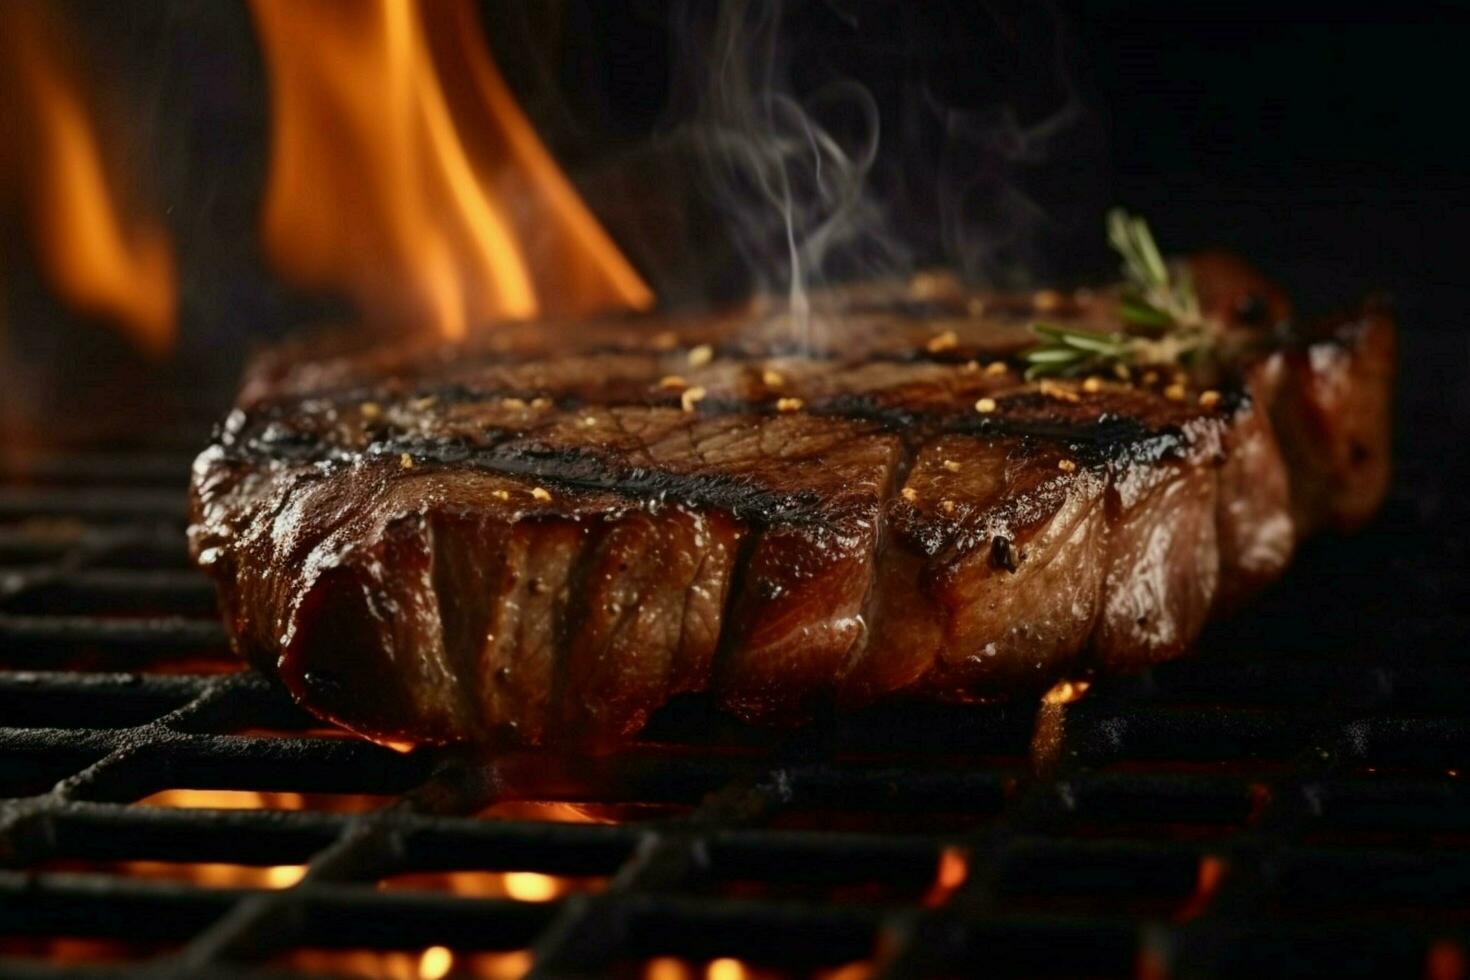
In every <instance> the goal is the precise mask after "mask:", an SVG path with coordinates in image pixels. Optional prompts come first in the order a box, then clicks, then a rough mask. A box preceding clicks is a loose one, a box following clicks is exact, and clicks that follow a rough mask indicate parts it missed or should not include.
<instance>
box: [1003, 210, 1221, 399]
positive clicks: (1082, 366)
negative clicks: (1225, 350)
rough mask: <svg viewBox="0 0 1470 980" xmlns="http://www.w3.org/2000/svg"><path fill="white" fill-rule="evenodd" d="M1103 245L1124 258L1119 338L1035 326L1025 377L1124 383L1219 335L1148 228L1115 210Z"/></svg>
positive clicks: (1185, 276)
mask: <svg viewBox="0 0 1470 980" xmlns="http://www.w3.org/2000/svg"><path fill="white" fill-rule="evenodd" d="M1108 244H1109V245H1111V246H1112V247H1113V249H1114V250H1115V251H1117V253H1118V254H1119V255H1121V256H1122V257H1123V277H1124V286H1123V293H1122V296H1121V298H1120V300H1119V304H1118V312H1119V314H1120V315H1121V317H1122V318H1123V323H1124V324H1125V326H1126V327H1127V328H1128V329H1126V330H1125V331H1124V332H1121V333H1097V332H1095V331H1091V330H1075V329H1071V328H1069V327H1060V326H1057V325H1055V324H1051V323H1033V324H1032V325H1031V329H1032V330H1033V331H1034V332H1035V333H1036V335H1037V336H1038V337H1039V338H1040V342H1039V343H1038V344H1037V346H1035V347H1033V348H1032V349H1030V350H1028V351H1027V352H1026V353H1025V354H1023V355H1022V357H1023V358H1024V359H1025V361H1026V363H1027V365H1028V366H1027V368H1026V378H1027V380H1032V379H1035V378H1043V377H1077V376H1079V375H1083V374H1099V373H1103V372H1112V373H1116V374H1119V375H1122V376H1124V377H1126V376H1127V374H1128V369H1129V368H1130V367H1132V366H1134V365H1140V364H1177V363H1179V362H1181V361H1184V360H1186V359H1190V358H1194V357H1196V356H1198V355H1200V354H1201V353H1203V352H1204V351H1205V350H1207V349H1208V348H1209V347H1211V346H1212V345H1213V344H1214V341H1215V338H1216V333H1217V330H1216V328H1215V326H1214V325H1213V324H1211V323H1210V322H1209V321H1208V320H1206V319H1205V317H1204V315H1203V314H1202V313H1201V312H1200V306H1199V297H1198V296H1197V295H1196V294H1195V291H1194V281H1193V279H1192V278H1191V277H1190V274H1189V269H1188V268H1187V267H1185V266H1176V267H1173V268H1171V267H1170V266H1169V264H1168V263H1166V262H1165V261H1164V257H1163V254H1162V253H1160V252H1159V247H1158V245H1156V244H1155V243H1154V236H1153V233H1152V232H1150V231H1149V228H1148V223H1147V222H1145V221H1144V220H1143V219H1142V218H1138V217H1134V216H1132V215H1130V214H1128V213H1127V212H1126V211H1123V210H1122V209H1121V208H1115V209H1113V210H1112V211H1110V212H1108Z"/></svg>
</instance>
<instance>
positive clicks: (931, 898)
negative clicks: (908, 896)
mask: <svg viewBox="0 0 1470 980" xmlns="http://www.w3.org/2000/svg"><path fill="white" fill-rule="evenodd" d="M969 876H970V856H969V853H968V852H967V851H966V850H965V849H964V848H962V847H955V846H954V845H949V846H946V847H945V848H943V849H942V850H941V851H940V852H939V869H938V871H937V872H936V873H935V876H934V884H933V886H932V887H931V888H930V889H929V892H928V894H926V895H925V896H924V904H925V905H928V906H930V907H931V908H933V907H936V906H940V905H943V904H944V903H945V902H947V901H949V897H950V896H951V895H953V894H954V893H955V891H957V890H958V889H959V887H960V886H961V885H963V884H964V883H965V880H966V879H967V878H969Z"/></svg>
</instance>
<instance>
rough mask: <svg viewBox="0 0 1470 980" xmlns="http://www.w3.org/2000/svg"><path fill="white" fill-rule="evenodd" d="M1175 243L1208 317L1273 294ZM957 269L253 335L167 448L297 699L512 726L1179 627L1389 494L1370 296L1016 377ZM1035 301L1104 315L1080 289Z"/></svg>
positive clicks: (1150, 656) (410, 720)
mask: <svg viewBox="0 0 1470 980" xmlns="http://www.w3.org/2000/svg"><path fill="white" fill-rule="evenodd" d="M1196 265H1197V272H1198V276H1199V280H1200V294H1201V298H1202V300H1203V301H1204V302H1205V303H1206V304H1207V306H1210V307H1211V308H1213V309H1215V310H1216V311H1217V312H1220V311H1224V312H1221V313H1220V315H1222V316H1227V317H1228V316H1232V315H1233V314H1231V313H1230V312H1229V311H1234V310H1239V309H1246V308H1247V304H1245V303H1243V301H1242V296H1256V297H1258V298H1261V299H1260V302H1258V303H1256V304H1254V305H1253V306H1250V307H1249V308H1250V309H1252V310H1255V309H1257V308H1258V307H1260V308H1264V309H1266V310H1267V311H1268V312H1269V313H1270V314H1271V317H1270V319H1272V320H1275V319H1281V318H1284V317H1286V316H1287V315H1289V312H1290V311H1289V309H1288V308H1286V306H1285V301H1284V300H1283V299H1281V298H1280V296H1279V294H1278V293H1276V292H1275V291H1273V290H1271V289H1270V287H1269V286H1267V285H1266V284H1265V283H1264V282H1263V281H1261V280H1260V279H1259V277H1256V276H1255V275H1254V274H1252V273H1249V272H1247V271H1244V270H1242V269H1241V268H1240V267H1239V266H1238V265H1232V264H1231V263H1230V262H1229V261H1228V260H1224V259H1218V258H1215V259H1209V258H1207V259H1202V260H1199V261H1198V262H1197V264H1196ZM986 305H987V310H988V311H987V312H986V313H985V314H984V315H983V316H980V315H973V314H970V313H967V312H965V309H966V307H965V306H964V305H963V304H961V305H958V306H953V307H945V306H942V305H941V306H938V307H936V308H933V309H926V311H925V315H924V316H923V317H916V316H913V315H908V314H905V313H902V312H897V313H895V312H892V311H887V312H885V311H884V310H882V309H869V310H867V311H866V312H861V313H854V314H853V315H852V316H851V317H849V318H848V330H849V332H848V333H846V334H844V335H843V337H842V339H841V344H840V345H834V346H832V347H828V348H822V347H817V348H814V349H812V350H807V351H801V352H798V351H795V350H793V349H792V348H791V347H790V345H789V342H788V341H787V339H786V337H785V335H784V333H782V332H781V330H780V329H779V327H778V326H773V324H779V317H760V316H756V315H753V314H750V313H746V314H742V315H728V316H722V317H705V318H685V319H683V320H676V319H669V318H665V319H663V320H660V321H658V323H657V325H655V324H654V322H652V321H649V322H644V321H639V320H632V319H626V318H625V319H615V320H609V321H606V322H597V323H592V324H583V325H577V326H576V327H574V328H573V327H567V328H566V329H564V330H559V329H558V325H556V324H535V325H525V324H517V325H509V326H506V327H503V328H496V329H493V330H487V331H486V332H484V333H483V334H479V335H476V336H475V337H473V338H472V339H471V340H470V341H469V342H467V343H465V344H461V345H458V346H454V347H447V346H441V345H436V344H433V343H429V342H426V341H413V340H409V341H403V342H400V343H397V344H392V345H387V346H384V347H380V348H376V349H372V350H369V351H365V352H357V351H350V350H346V349H344V348H342V347H340V346H337V347H334V346H332V344H338V345H340V344H341V343H342V341H340V340H337V341H331V342H328V343H324V342H322V341H317V342H315V343H314V344H313V345H307V346H302V345H300V344H297V345H293V346H291V347H286V348H282V349H281V350H279V351H278V352H276V353H274V354H271V355H267V356H266V357H264V358H263V359H262V360H261V361H260V362H259V363H258V364H257V365H256V367H255V368H254V370H253V371H252V374H251V376H250V377H249V378H248V379H247V382H246V385H245V388H244V391H243V393H242V395H241V399H240V403H239V407H238V408H237V409H236V411H235V412H234V413H232V415H231V416H230V418H229V419H228V420H227V422H226V423H225V425H223V426H222V427H221V429H220V431H219V433H218V435H217V438H216V440H215V442H214V444H213V445H212V446H211V447H210V448H209V449H207V450H206V451H205V452H204V453H203V454H202V455H201V456H200V458H199V460H198V461H197V463H196V466H195V473H194V481H193V487H192V508H193V511H192V513H193V521H192V525H191V528H190V538H191V546H192V548H193V551H194V554H195V557H196V560H197V561H198V562H199V564H200V565H201V566H202V567H203V568H205V569H206V570H207V571H208V572H209V573H210V574H211V575H213V576H214V577H215V579H216V580H217V582H218V584H219V591H220V597H221V602H222V606H223V608H224V611H225V614H226V616H227V619H228V621H229V625H230V628H231V635H232V637H233V639H234V642H235V644H236V645H237V647H238V648H239V649H240V651H241V652H242V653H244V654H245V655H246V656H248V657H249V658H250V659H251V660H252V661H253V662H254V663H256V664H257V665H258V666H259V667H261V668H262V669H263V670H265V671H267V672H270V673H273V674H275V675H276V676H278V677H279V678H280V679H281V681H282V682H283V683H284V684H285V685H286V686H287V687H288V688H289V689H290V690H291V692H292V693H293V694H294V695H295V696H296V698H297V699H298V700H300V701H301V703H303V704H304V705H305V706H306V707H308V708H309V709H311V710H312V711H314V712H316V713H318V714H319V715H322V716H323V717H327V718H330V719H332V720H334V721H337V722H340V723H342V724H344V725H346V726H348V727H350V728H353V729H355V730H357V731H360V732H363V733H365V734H367V735H370V736H373V737H377V738H384V739H409V740H417V741H435V742H443V741H456V740H472V741H510V742H520V743H531V744H538V743H545V742H549V741H557V740H568V739H591V740H603V739H609V738H616V737H618V736H623V735H627V734H629V733H631V732H634V731H636V730H638V729H639V728H640V727H641V726H642V725H643V724H644V723H645V722H646V721H647V718H648V716H649V715H650V713H651V712H653V711H654V710H656V709H657V708H658V707H659V706H661V705H662V704H664V703H665V702H667V701H668V700H669V699H670V698H671V697H673V696H675V695H678V694H681V693H685V692H709V693H710V694H711V695H713V697H715V698H716V699H717V700H718V702H719V703H720V704H722V705H723V706H724V707H725V708H727V709H728V710H730V711H732V712H734V713H735V714H737V715H739V716H740V717H742V718H745V719H748V720H751V721H763V722H771V723H787V722H792V721H799V720H801V719H802V718H804V717H807V716H808V715H809V714H810V712H811V711H812V710H813V709H814V708H815V707H816V706H818V705H823V704H829V703H835V704H836V705H838V706H840V707H853V706H859V705H863V704H867V703H870V702H872V701H874V700H877V699H880V698H887V697H894V696H919V697H930V698H964V697H976V696H993V695H997V694H1004V693H1014V692H1018V691H1032V690H1037V689H1041V688H1044V687H1045V686H1047V685H1049V684H1050V683H1052V682H1054V681H1055V680H1057V679H1058V678H1060V677H1062V676H1065V675H1066V674H1068V673H1071V672H1075V671H1085V670H1094V669H1122V668H1127V667H1130V666H1136V665H1142V664H1147V663H1151V662H1155V661H1158V660H1162V659H1166V658H1169V657H1173V656H1177V655H1178V654H1180V653H1181V652H1183V651H1184V650H1185V649H1187V647H1188V646H1189V644H1190V643H1191V642H1192V640H1193V639H1194V637H1195V636H1196V635H1197V634H1198V632H1199V630H1200V628H1201V627H1202V625H1203V624H1204V622H1205V620H1206V619H1207V618H1208V617H1209V616H1210V615H1212V614H1214V613H1216V612H1218V611H1220V610H1222V609H1227V608H1229V607H1231V606H1234V605H1235V604H1237V603H1238V602H1240V601H1241V600H1242V599H1244V598H1245V597H1247V596H1248V595H1249V594H1250V593H1251V592H1252V591H1254V590H1255V589H1258V588H1259V587H1260V586H1261V585H1263V584H1265V583H1266V582H1269V581H1270V580H1272V579H1273V578H1274V577H1275V576H1276V575H1278V574H1279V573H1280V571H1281V569H1282V568H1283V567H1284V565H1285V564H1286V562H1287V561H1288V560H1289V558H1290V555H1291V552H1292V549H1293V548H1294V546H1295V543H1296V542H1297V540H1298V539H1299V538H1300V537H1301V535H1302V534H1304V533H1306V532H1307V531H1310V530H1311V529H1313V528H1315V527H1316V526H1318V525H1322V524H1330V525H1333V526H1338V527H1349V526H1352V525H1354V524H1356V523H1358V522H1361V521H1362V520H1364V519H1366V517H1367V516H1368V515H1369V514H1371V512H1372V510H1373V509H1374V507H1376V506H1377V503H1378V501H1379V500H1380V499H1381V497H1382V495H1383V493H1384V490H1385V486H1386V479H1387V465H1388V444H1387V440H1388V434H1387V433H1388V429H1387V426H1388V418H1387V401H1388V392H1389V387H1390V379H1391V374H1392V357H1393V349H1392V327H1391V325H1390V323H1389V321H1388V319H1387V318H1386V316H1385V314H1384V313H1383V312H1382V311H1381V310H1377V309H1374V308H1369V309H1365V310H1364V311H1362V312H1360V313H1358V314H1355V315H1353V316H1352V317H1348V318H1344V319H1342V320H1340V321H1337V322H1333V323H1330V324H1326V325H1324V326H1322V327H1321V328H1319V329H1318V331H1317V332H1316V333H1315V334H1314V335H1312V336H1308V337H1304V338H1300V339H1297V340H1293V341H1287V342H1276V341H1270V342H1268V341H1267V338H1268V334H1267V331H1266V330H1265V328H1262V327H1260V326H1257V325H1255V324H1245V323H1241V322H1240V321H1239V320H1238V319H1236V320H1234V321H1233V323H1234V326H1233V327H1232V329H1236V330H1239V331H1242V332H1243V333H1245V334H1248V335H1249V336H1250V339H1252V343H1251V344H1249V345H1248V346H1249V347H1250V349H1251V350H1252V353H1251V354H1250V356H1249V357H1248V358H1244V359H1242V360H1241V362H1240V363H1238V364H1235V365H1233V366H1231V370H1230V371H1229V372H1228V373H1227V375H1226V376H1223V377H1221V378H1218V379H1213V380H1212V381H1211V382H1210V383H1211V384H1215V385H1216V386H1217V388H1218V391H1216V392H1214V393H1213V394H1211V395H1210V396H1209V397H1205V398H1201V397H1199V396H1200V394H1201V391H1200V388H1199V387H1197V386H1196V387H1189V386H1188V385H1180V384H1179V380H1180V379H1175V378H1172V377H1161V378H1152V377H1141V378H1137V379H1134V382H1133V383H1123V382H1121V381H1116V380H1110V381H1093V382H1090V383H1083V382H1081V381H1057V382H1045V383H1042V384H1039V385H1038V384H1034V383H1028V382H1026V381H1024V380H1023V378H1022V377H1021V376H1020V375H1019V373H1018V372H1017V369H1016V368H1015V366H1014V364H1015V361H1014V357H1015V355H1016V354H1017V352H1019V351H1020V350H1022V349H1023V348H1024V347H1025V345H1026V343H1027V342H1028V340H1027V337H1028V335H1027V333H1026V330H1025V323H1026V320H1027V317H1028V315H1029V314H1028V310H1027V309H1026V308H1025V306H1024V304H1023V303H1019V302H1018V301H1016V300H1014V299H1006V298H999V299H989V300H987V303H986ZM1049 315H1050V316H1059V315H1060V316H1063V317H1067V318H1070V320H1071V321H1073V322H1076V323H1078V324H1081V325H1094V326H1097V327H1098V328H1100V329H1115V311H1114V305H1113V300H1112V298H1111V297H1110V296H1107V295H1101V296H1099V297H1095V298H1092V299H1069V300H1068V301H1067V302H1066V303H1065V304H1064V308H1063V309H1062V310H1061V311H1060V312H1058V311H1055V310H1054V311H1052V312H1051V313H1050V314H1049ZM1252 319H1257V317H1256V316H1255V314H1254V313H1253V315H1252ZM936 336H938V337H942V338H943V342H942V343H936V342H935V339H934V338H935V337H936ZM691 355H692V356H691ZM1181 388H1184V389H1185V390H1184V391H1183V392H1181ZM1181 393H1182V394H1183V397H1181Z"/></svg>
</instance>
